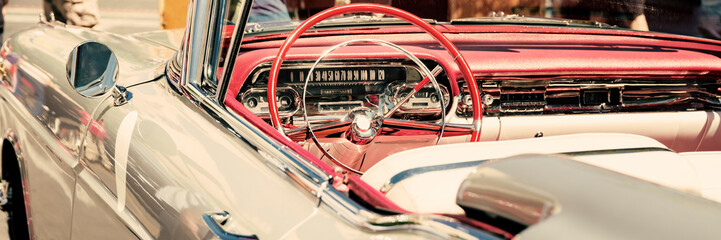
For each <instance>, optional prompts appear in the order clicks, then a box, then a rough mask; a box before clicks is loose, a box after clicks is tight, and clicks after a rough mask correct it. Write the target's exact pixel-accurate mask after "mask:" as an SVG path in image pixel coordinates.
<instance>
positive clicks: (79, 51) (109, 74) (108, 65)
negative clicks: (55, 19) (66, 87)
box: [66, 42, 118, 97]
mask: <svg viewBox="0 0 721 240" xmlns="http://www.w3.org/2000/svg"><path fill="white" fill-rule="evenodd" d="M66 70H67V74H68V75H67V77H68V81H69V82H70V86H73V88H75V90H76V91H78V93H80V94H81V95H83V96H86V97H97V96H101V95H104V94H105V93H107V92H109V91H111V90H112V89H114V87H115V82H116V79H117V76H118V59H117V58H116V57H115V54H114V53H113V52H112V51H110V49H109V48H108V47H107V46H105V45H103V44H102V43H98V42H84V43H82V44H80V45H78V46H77V47H75V48H74V49H73V51H72V52H71V53H70V57H69V58H68V63H67V65H66Z"/></svg>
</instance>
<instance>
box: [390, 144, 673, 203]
mask: <svg viewBox="0 0 721 240" xmlns="http://www.w3.org/2000/svg"><path fill="white" fill-rule="evenodd" d="M654 151H666V152H673V150H670V149H668V148H657V147H650V148H620V149H604V150H593V151H578V152H562V153H558V154H562V155H568V156H588V155H601V154H604V155H605V154H622V153H635V152H654ZM492 160H493V159H483V160H475V161H468V162H459V163H452V164H440V165H433V166H426V167H418V168H411V169H407V170H405V171H402V172H399V173H396V174H395V175H393V176H392V177H391V178H390V179H389V180H388V182H386V183H384V184H383V186H382V187H381V189H380V191H381V192H383V193H387V192H388V191H390V190H391V189H392V188H393V186H395V185H396V184H398V183H400V182H402V181H404V180H406V179H409V178H411V177H413V176H416V175H419V174H423V173H428V172H434V171H443V170H451V169H458V168H467V167H473V166H477V165H479V164H482V163H485V162H489V161H492Z"/></svg>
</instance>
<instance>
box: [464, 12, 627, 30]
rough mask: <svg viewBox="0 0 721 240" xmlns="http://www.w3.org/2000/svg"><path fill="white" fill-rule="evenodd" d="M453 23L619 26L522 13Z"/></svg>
mask: <svg viewBox="0 0 721 240" xmlns="http://www.w3.org/2000/svg"><path fill="white" fill-rule="evenodd" d="M451 24H455V25H461V24H518V25H544V26H569V27H596V28H619V27H617V26H613V25H609V24H607V23H602V22H596V21H586V20H571V19H558V18H542V17H525V16H522V15H516V14H511V15H502V16H492V17H472V18H461V19H453V20H451Z"/></svg>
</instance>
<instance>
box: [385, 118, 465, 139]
mask: <svg viewBox="0 0 721 240" xmlns="http://www.w3.org/2000/svg"><path fill="white" fill-rule="evenodd" d="M382 122H383V125H382V127H381V132H380V134H382V135H388V136H410V135H435V134H438V132H440V131H441V129H442V128H443V137H452V136H461V135H468V134H470V133H471V132H473V129H472V127H471V125H469V124H467V125H460V124H446V126H443V124H440V123H432V122H420V121H409V120H401V119H395V118H384V119H382Z"/></svg>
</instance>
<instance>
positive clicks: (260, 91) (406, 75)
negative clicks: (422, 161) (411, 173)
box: [236, 59, 452, 120]
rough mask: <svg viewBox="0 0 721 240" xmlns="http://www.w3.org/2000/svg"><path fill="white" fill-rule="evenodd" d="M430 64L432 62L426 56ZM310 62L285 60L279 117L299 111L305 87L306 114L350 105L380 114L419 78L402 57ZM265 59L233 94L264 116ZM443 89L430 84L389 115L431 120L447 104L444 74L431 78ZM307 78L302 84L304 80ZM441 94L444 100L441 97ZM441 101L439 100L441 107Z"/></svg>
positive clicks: (342, 111) (345, 108)
mask: <svg viewBox="0 0 721 240" xmlns="http://www.w3.org/2000/svg"><path fill="white" fill-rule="evenodd" d="M425 64H426V65H427V66H428V67H429V68H432V67H435V65H437V63H435V62H432V61H426V62H425ZM311 65H312V63H311V62H290V63H284V65H283V67H281V70H280V73H279V76H278V86H277V89H278V90H277V91H278V92H277V96H278V99H277V101H278V106H279V109H278V110H279V113H280V115H281V118H289V117H292V116H302V115H303V113H302V98H303V94H304V92H303V90H304V87H305V89H306V91H305V98H306V106H305V107H306V110H307V111H308V116H314V115H344V114H346V113H348V112H349V111H351V110H352V109H355V108H360V107H366V108H371V109H374V110H377V111H378V113H379V114H380V115H383V114H385V113H386V112H387V111H388V110H390V109H392V108H393V107H394V106H395V105H397V104H398V103H399V102H400V101H401V100H402V99H403V98H405V96H407V95H408V93H410V92H411V91H412V90H413V88H414V87H416V86H417V84H418V83H419V82H420V81H421V80H422V79H423V77H422V75H421V71H420V69H419V68H418V67H417V66H415V65H414V64H413V63H412V62H410V61H407V60H402V59H400V60H382V61H377V60H376V61H369V60H359V61H328V63H324V64H320V65H319V66H318V67H316V68H315V69H314V71H313V72H310V66H311ZM269 70H270V63H265V64H262V65H259V66H258V67H256V69H255V70H254V71H253V72H252V74H251V75H250V77H249V79H248V80H247V81H246V82H245V84H244V86H243V87H242V88H241V90H240V93H239V94H238V95H237V97H236V98H237V100H238V101H240V102H241V103H243V105H244V106H245V107H246V108H248V109H249V110H250V111H251V112H253V113H255V114H256V115H258V116H260V117H261V118H268V117H269V115H268V114H269V113H268V99H267V89H268V86H267V82H268V74H269ZM436 79H437V81H438V82H439V84H440V88H441V92H442V94H440V95H439V94H438V91H437V90H436V89H435V88H434V87H433V84H431V83H429V84H427V85H426V86H424V87H423V88H421V89H420V90H419V91H418V92H416V93H415V94H414V95H413V97H411V98H410V99H408V101H407V102H405V103H403V104H402V105H401V107H400V108H399V109H398V111H396V112H395V114H394V116H395V117H399V118H404V119H417V120H433V119H438V118H440V115H441V112H440V111H441V109H446V110H447V109H448V107H449V105H452V104H450V93H449V90H448V89H449V86H448V84H449V83H448V78H447V76H446V75H445V73H441V74H440V75H439V76H437V77H436ZM306 82H307V86H305V85H306ZM441 97H442V98H443V100H444V101H441ZM441 102H443V103H444V105H443V106H441Z"/></svg>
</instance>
